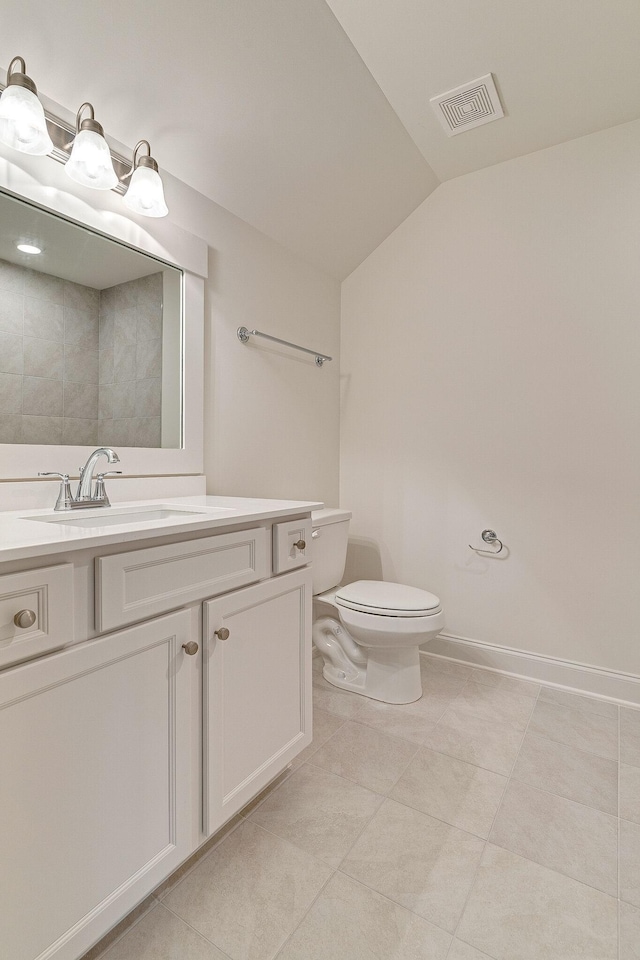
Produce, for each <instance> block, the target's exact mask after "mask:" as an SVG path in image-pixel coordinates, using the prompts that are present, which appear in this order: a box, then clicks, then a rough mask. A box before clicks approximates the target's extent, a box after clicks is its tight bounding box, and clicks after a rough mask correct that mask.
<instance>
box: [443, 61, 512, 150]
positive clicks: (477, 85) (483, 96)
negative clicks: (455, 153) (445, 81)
mask: <svg viewBox="0 0 640 960" xmlns="http://www.w3.org/2000/svg"><path fill="white" fill-rule="evenodd" d="M429 102H430V103H431V106H432V107H433V109H434V112H435V114H436V116H437V118H438V120H439V121H440V123H441V124H442V126H443V127H444V129H445V130H446V133H447V136H448V137H455V136H456V135H457V134H458V133H464V131H465V130H470V129H471V128H472V127H479V126H481V125H482V124H483V123H491V121H492V120H499V119H500V117H504V111H503V109H502V104H501V103H500V97H499V96H498V91H497V90H496V85H495V83H494V82H493V76H492V75H491V74H490V73H488V74H487V75H486V77H480V78H479V79H478V80H472V81H471V82H470V83H463V84H462V86H461V87H456V88H455V90H448V91H447V92H446V93H441V94H440V95H439V96H437V97H431V100H430V101H429Z"/></svg>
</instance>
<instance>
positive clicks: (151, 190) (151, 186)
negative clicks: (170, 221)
mask: <svg viewBox="0 0 640 960" xmlns="http://www.w3.org/2000/svg"><path fill="white" fill-rule="evenodd" d="M123 199H124V203H125V204H126V206H127V207H129V209H130V210H133V211H134V213H141V214H142V215H143V216H145V217H166V216H167V214H168V213H169V208H168V207H167V205H166V203H165V200H164V188H163V186H162V179H161V178H160V174H159V173H158V171H157V170H152V169H151V167H136V169H135V170H134V171H133V173H132V174H131V182H130V183H129V189H128V190H127V192H126V193H125V195H124V198H123Z"/></svg>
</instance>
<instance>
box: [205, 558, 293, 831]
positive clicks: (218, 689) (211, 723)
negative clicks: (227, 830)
mask: <svg viewBox="0 0 640 960" xmlns="http://www.w3.org/2000/svg"><path fill="white" fill-rule="evenodd" d="M311 602H312V596H311V584H310V582H309V573H308V571H306V570H302V571H298V572H295V573H288V574H285V575H284V576H281V577H274V578H273V579H271V580H267V581H265V582H264V583H259V584H257V585H256V586H253V587H247V588H246V589H244V590H236V591H235V592H234V593H229V594H226V595H225V596H222V597H218V598H217V599H215V600H209V601H208V602H207V603H205V605H204V621H203V656H204V695H203V708H204V728H203V729H204V744H203V746H204V749H203V755H204V776H203V787H204V797H203V826H204V832H205V833H206V834H207V835H210V834H212V833H215V831H216V830H218V829H219V827H220V826H222V824H223V823H225V822H226V821H227V820H228V819H229V817H231V816H233V814H234V813H236V812H237V811H238V810H239V809H240V808H241V807H243V806H244V805H245V804H246V803H247V802H248V801H249V800H251V798H252V797H253V796H255V794H256V793H258V792H259V791H260V790H261V789H262V788H263V787H265V786H266V785H267V784H268V783H269V782H270V781H271V780H272V779H273V778H274V777H275V776H277V774H278V773H280V771H281V770H283V769H284V767H286V766H287V764H288V763H289V762H290V761H291V760H293V758H294V757H295V756H296V754H298V753H300V751H301V750H302V749H303V748H304V747H306V746H307V745H308V744H309V743H310V742H311V642H310V638H309V631H308V628H307V624H308V622H309V619H310V616H311Z"/></svg>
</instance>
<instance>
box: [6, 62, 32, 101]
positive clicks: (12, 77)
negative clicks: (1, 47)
mask: <svg viewBox="0 0 640 960" xmlns="http://www.w3.org/2000/svg"><path fill="white" fill-rule="evenodd" d="M15 63H18V64H20V69H19V70H15V71H14V70H13V65H14V64H15ZM9 85H11V86H16V87H26V89H27V90H30V91H31V93H33V94H35V96H36V97H37V96H38V90H37V88H36V85H35V83H34V82H33V80H32V79H31V77H28V76H27V65H26V63H25V60H24V57H14V58H13V60H12V61H11V63H10V64H9V69H8V70H7V86H9Z"/></svg>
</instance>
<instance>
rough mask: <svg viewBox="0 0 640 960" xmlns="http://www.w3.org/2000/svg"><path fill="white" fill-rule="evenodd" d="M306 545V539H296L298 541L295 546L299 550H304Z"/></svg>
mask: <svg viewBox="0 0 640 960" xmlns="http://www.w3.org/2000/svg"><path fill="white" fill-rule="evenodd" d="M306 545H307V541H306V540H296V542H295V543H294V547H297V548H298V550H304V548H305V547H306Z"/></svg>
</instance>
